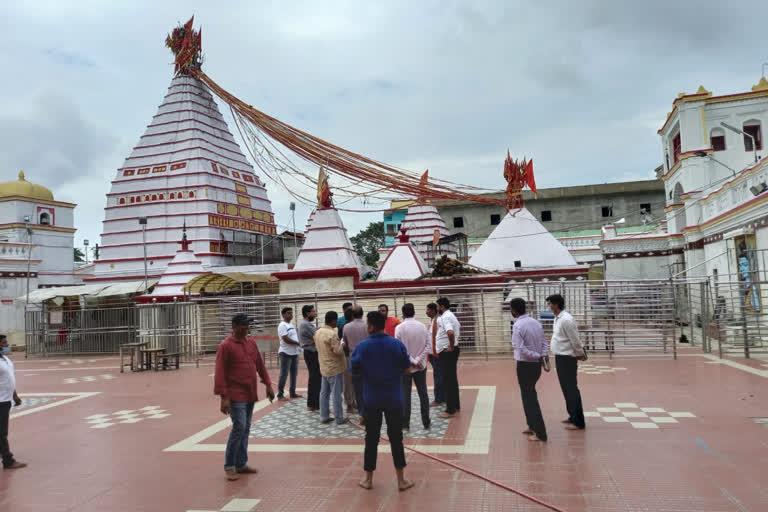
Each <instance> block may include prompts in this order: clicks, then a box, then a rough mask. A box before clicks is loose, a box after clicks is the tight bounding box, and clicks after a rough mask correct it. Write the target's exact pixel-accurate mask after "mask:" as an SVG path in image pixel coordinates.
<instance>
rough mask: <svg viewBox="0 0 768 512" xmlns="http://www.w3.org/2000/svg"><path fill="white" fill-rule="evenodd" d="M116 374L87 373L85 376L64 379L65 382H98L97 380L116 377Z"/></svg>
mask: <svg viewBox="0 0 768 512" xmlns="http://www.w3.org/2000/svg"><path fill="white" fill-rule="evenodd" d="M116 378H117V377H115V376H114V375H108V374H104V375H86V376H85V377H70V378H68V379H64V384H80V383H81V382H96V381H97V380H112V379H116Z"/></svg>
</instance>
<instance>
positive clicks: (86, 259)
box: [83, 238, 89, 265]
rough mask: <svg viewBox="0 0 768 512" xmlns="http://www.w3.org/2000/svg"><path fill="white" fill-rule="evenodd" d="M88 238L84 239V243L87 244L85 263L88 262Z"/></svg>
mask: <svg viewBox="0 0 768 512" xmlns="http://www.w3.org/2000/svg"><path fill="white" fill-rule="evenodd" d="M88 243H89V242H88V239H87V238H86V239H85V240H83V245H84V246H85V264H86V265H87V264H88Z"/></svg>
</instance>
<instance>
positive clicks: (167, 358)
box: [155, 352, 181, 372]
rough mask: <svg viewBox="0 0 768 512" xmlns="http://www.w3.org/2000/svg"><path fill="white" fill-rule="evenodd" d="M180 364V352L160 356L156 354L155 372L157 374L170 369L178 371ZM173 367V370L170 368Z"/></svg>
mask: <svg viewBox="0 0 768 512" xmlns="http://www.w3.org/2000/svg"><path fill="white" fill-rule="evenodd" d="M180 362H181V353H180V352H165V353H162V354H157V357H156V358H155V371H156V372H159V371H160V370H161V369H162V370H171V369H176V370H178V369H179V366H180ZM173 366H175V368H172V367H173Z"/></svg>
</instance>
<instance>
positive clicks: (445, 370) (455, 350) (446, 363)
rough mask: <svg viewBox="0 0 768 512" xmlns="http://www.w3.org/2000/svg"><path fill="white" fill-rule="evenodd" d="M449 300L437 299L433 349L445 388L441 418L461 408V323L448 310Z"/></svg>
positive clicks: (444, 298)
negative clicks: (459, 369) (435, 352)
mask: <svg viewBox="0 0 768 512" xmlns="http://www.w3.org/2000/svg"><path fill="white" fill-rule="evenodd" d="M450 307H451V302H450V301H449V300H448V299H447V298H446V297H440V298H439V299H437V313H438V315H439V316H438V317H437V333H436V335H435V350H436V351H437V357H438V360H439V361H440V374H441V377H442V380H443V389H444V390H445V411H443V413H442V414H440V417H441V418H453V417H454V416H455V415H456V413H457V412H459V411H460V410H461V403H460V401H459V378H458V375H457V366H458V362H459V343H458V341H459V329H460V328H461V325H460V324H459V321H458V320H457V319H456V315H454V314H453V312H452V311H451V310H450Z"/></svg>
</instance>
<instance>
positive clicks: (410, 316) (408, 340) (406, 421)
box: [395, 303, 432, 430]
mask: <svg viewBox="0 0 768 512" xmlns="http://www.w3.org/2000/svg"><path fill="white" fill-rule="evenodd" d="M402 311H403V321H402V323H400V325H398V326H397V327H395V338H397V339H399V340H400V341H402V342H403V345H405V348H406V350H408V356H409V357H410V358H411V367H410V368H409V369H408V370H406V373H405V374H404V375H403V376H402V379H401V380H402V388H403V430H410V428H411V382H413V383H414V384H416V392H417V393H418V394H419V404H420V405H421V423H422V425H424V430H427V429H429V427H430V426H431V425H432V420H430V418H429V394H428V393H427V354H428V353H429V350H430V348H431V347H430V345H431V342H430V336H429V331H427V327H426V326H425V325H424V324H423V323H421V322H419V321H418V320H416V319H415V318H414V316H415V315H416V309H415V308H414V307H413V304H411V303H408V304H404V305H403V309H402Z"/></svg>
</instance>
